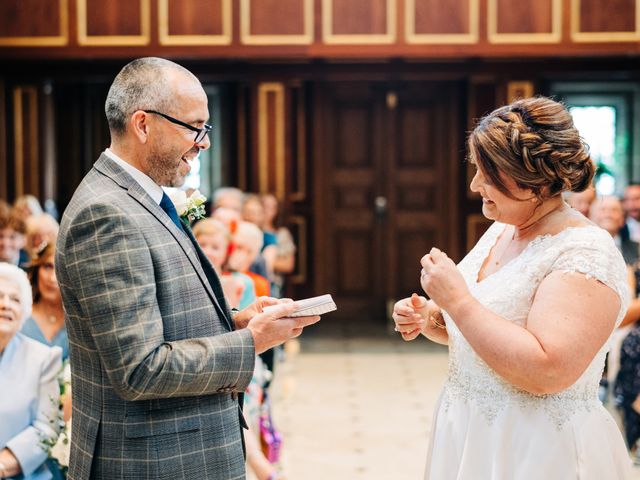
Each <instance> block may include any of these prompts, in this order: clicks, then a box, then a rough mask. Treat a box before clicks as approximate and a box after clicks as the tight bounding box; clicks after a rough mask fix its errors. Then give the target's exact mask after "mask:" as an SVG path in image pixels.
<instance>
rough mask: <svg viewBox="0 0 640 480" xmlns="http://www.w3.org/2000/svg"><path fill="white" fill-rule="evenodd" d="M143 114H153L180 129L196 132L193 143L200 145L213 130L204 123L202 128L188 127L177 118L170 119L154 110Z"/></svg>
mask: <svg viewBox="0 0 640 480" xmlns="http://www.w3.org/2000/svg"><path fill="white" fill-rule="evenodd" d="M143 112H145V113H155V114H156V115H160V116H161V117H162V118H165V119H167V120H169V121H170V122H171V123H175V124H176V125H180V126H181V127H184V128H188V129H189V130H191V131H192V132H196V138H195V139H194V143H200V142H201V141H202V140H203V139H204V137H205V135H206V134H208V133H209V132H210V131H211V129H212V128H213V127H212V126H211V125H209V124H208V123H205V124H204V126H203V127H202V128H198V127H194V126H193V125H189V124H188V123H185V122H182V121H180V120H178V119H177V118H173V117H170V116H169V115H165V114H164V113H160V112H156V111H155V110H143Z"/></svg>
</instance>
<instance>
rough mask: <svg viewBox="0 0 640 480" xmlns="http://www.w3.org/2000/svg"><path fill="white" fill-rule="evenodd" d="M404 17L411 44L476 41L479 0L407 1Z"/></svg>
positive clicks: (407, 37) (406, 32) (406, 36)
mask: <svg viewBox="0 0 640 480" xmlns="http://www.w3.org/2000/svg"><path fill="white" fill-rule="evenodd" d="M404 19H405V24H404V30H405V41H406V42H407V43H409V44H464V43H477V42H478V36H479V29H480V0H450V1H448V2H442V1H441V0H405V15H404Z"/></svg>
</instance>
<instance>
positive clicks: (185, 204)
mask: <svg viewBox="0 0 640 480" xmlns="http://www.w3.org/2000/svg"><path fill="white" fill-rule="evenodd" d="M169 198H171V201H172V202H173V204H174V205H175V206H176V211H177V212H178V215H179V216H180V218H181V219H182V220H183V221H184V222H185V223H187V224H189V223H191V222H193V221H194V220H200V219H201V218H204V216H205V211H204V202H206V201H207V197H205V196H204V195H202V194H201V193H200V191H199V190H194V191H193V193H192V194H191V195H189V196H188V197H187V193H186V192H184V191H183V190H178V191H176V192H175V193H173V194H171V195H170V196H169Z"/></svg>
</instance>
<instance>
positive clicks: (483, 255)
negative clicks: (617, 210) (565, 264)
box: [475, 223, 599, 285]
mask: <svg viewBox="0 0 640 480" xmlns="http://www.w3.org/2000/svg"><path fill="white" fill-rule="evenodd" d="M503 225H504V228H503V229H502V231H501V232H500V233H498V234H497V235H496V236H495V237H494V238H493V241H492V240H491V239H490V238H487V242H486V243H487V245H488V246H489V248H488V249H487V248H486V247H485V248H484V250H483V251H482V252H481V255H479V256H480V264H479V266H478V269H477V270H476V274H475V284H476V285H479V284H481V283H483V282H484V281H485V280H487V279H488V278H491V277H493V276H494V275H497V274H498V273H500V272H502V270H504V269H505V268H506V267H509V266H511V264H512V263H514V262H515V261H516V260H518V259H520V258H521V257H522V256H524V254H525V253H527V252H528V251H529V250H531V249H532V248H534V247H535V246H537V245H539V244H541V243H543V242H545V241H546V240H549V239H556V238H559V237H561V236H562V235H563V234H565V233H567V232H569V231H573V230H580V229H585V230H586V229H594V228H595V229H598V228H599V227H598V226H597V225H594V224H587V225H583V226H581V227H579V226H571V227H566V228H563V229H562V230H560V231H559V232H557V233H541V234H540V235H536V236H535V237H533V238H532V239H531V241H530V242H529V243H527V245H526V246H525V247H524V248H523V249H522V251H521V252H520V253H519V254H518V255H516V256H515V257H513V258H512V259H511V260H509V261H508V262H507V263H505V264H504V265H502V266H501V267H500V268H499V269H498V270H496V271H495V272H493V273H491V274H489V275H487V276H486V277H483V278H482V279H480V270H482V268H483V267H484V266H485V263H486V262H487V260H488V259H489V255H490V254H491V251H492V250H493V249H494V248H495V246H496V245H497V244H498V242H499V241H500V238H501V237H502V235H504V233H505V231H506V230H507V227H508V226H509V225H507V224H506V223H505V224H503ZM483 247H484V245H483Z"/></svg>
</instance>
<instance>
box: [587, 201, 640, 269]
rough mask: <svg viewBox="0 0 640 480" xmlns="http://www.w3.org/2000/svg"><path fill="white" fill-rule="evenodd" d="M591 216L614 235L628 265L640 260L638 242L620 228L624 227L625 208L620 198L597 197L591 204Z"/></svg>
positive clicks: (597, 223) (596, 222)
mask: <svg viewBox="0 0 640 480" xmlns="http://www.w3.org/2000/svg"><path fill="white" fill-rule="evenodd" d="M590 217H591V220H592V221H593V222H594V223H595V224H596V225H598V226H599V227H600V228H603V229H604V230H606V231H607V232H609V234H610V235H611V236H612V237H613V240H614V241H615V242H616V246H617V247H618V250H620V252H621V253H622V257H623V258H624V261H625V263H626V264H627V265H633V264H634V263H636V262H637V261H638V255H639V246H638V243H636V242H634V241H633V240H631V239H630V238H629V237H628V236H625V235H621V234H620V230H621V229H622V227H624V209H623V208H622V202H621V201H620V199H618V198H617V197H614V196H604V197H601V198H599V199H597V200H596V201H594V202H593V204H592V205H591V210H590Z"/></svg>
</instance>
